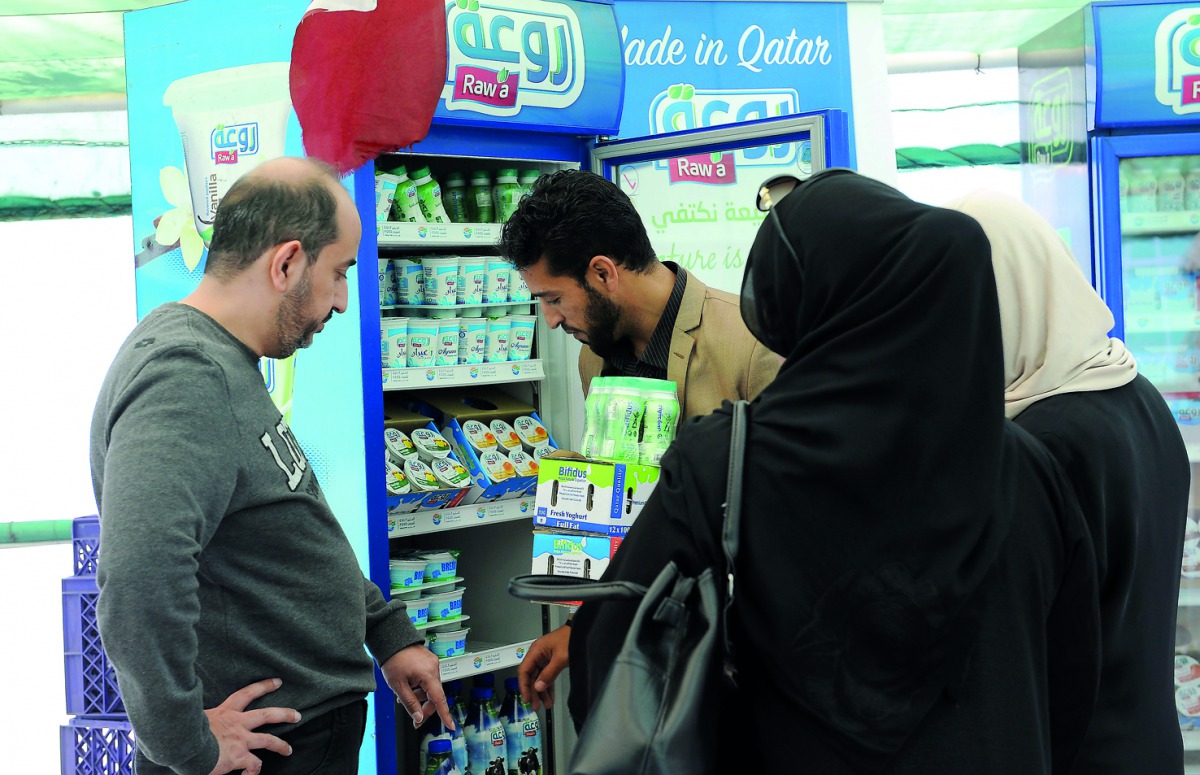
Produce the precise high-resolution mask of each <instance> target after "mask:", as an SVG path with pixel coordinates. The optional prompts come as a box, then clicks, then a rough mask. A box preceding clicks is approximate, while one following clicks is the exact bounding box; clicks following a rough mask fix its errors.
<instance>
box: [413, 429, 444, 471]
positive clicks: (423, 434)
mask: <svg viewBox="0 0 1200 775" xmlns="http://www.w3.org/2000/svg"><path fill="white" fill-rule="evenodd" d="M412 443H413V446H415V447H416V448H417V457H419V458H420V459H421V462H422V463H425V464H429V463H430V462H431V461H433V460H436V459H438V458H444V457H447V456H448V455H449V454H450V442H448V441H446V437H445V436H443V435H442V434H440V433H438V432H437V431H431V430H429V429H428V428H417V429H416V430H415V431H413V432H412Z"/></svg>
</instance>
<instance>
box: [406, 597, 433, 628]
mask: <svg viewBox="0 0 1200 775" xmlns="http://www.w3.org/2000/svg"><path fill="white" fill-rule="evenodd" d="M402 602H403V603H404V608H405V610H406V611H408V619H409V621H411V622H412V623H413V624H427V623H428V622H429V601H428V600H426V599H424V598H421V597H418V598H417V599H416V600H404V601H402Z"/></svg>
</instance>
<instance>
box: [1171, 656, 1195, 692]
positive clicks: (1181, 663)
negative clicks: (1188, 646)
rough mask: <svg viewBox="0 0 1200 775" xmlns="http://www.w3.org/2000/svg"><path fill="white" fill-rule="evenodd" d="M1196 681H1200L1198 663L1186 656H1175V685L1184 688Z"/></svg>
mask: <svg viewBox="0 0 1200 775" xmlns="http://www.w3.org/2000/svg"><path fill="white" fill-rule="evenodd" d="M1197 681H1200V662H1197V661H1196V660H1195V659H1194V658H1192V657H1189V656H1188V655H1187V654H1176V655H1175V685H1176V686H1186V685H1187V684H1191V683H1196V682H1197Z"/></svg>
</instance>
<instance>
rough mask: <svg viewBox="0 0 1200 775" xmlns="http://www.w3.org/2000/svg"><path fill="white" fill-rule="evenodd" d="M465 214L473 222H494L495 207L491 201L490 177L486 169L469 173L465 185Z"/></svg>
mask: <svg viewBox="0 0 1200 775" xmlns="http://www.w3.org/2000/svg"><path fill="white" fill-rule="evenodd" d="M467 214H468V215H470V217H471V220H472V221H474V222H475V223H495V222H496V207H495V204H493V202H492V178H491V176H490V175H488V173H487V170H475V171H474V172H472V173H471V185H470V186H468V187H467Z"/></svg>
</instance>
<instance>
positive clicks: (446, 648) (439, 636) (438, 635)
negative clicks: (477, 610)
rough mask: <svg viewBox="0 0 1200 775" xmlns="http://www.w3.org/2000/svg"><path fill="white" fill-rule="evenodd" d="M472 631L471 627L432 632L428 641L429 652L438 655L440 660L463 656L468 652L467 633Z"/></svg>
mask: <svg viewBox="0 0 1200 775" xmlns="http://www.w3.org/2000/svg"><path fill="white" fill-rule="evenodd" d="M470 631H471V628H470V627H464V628H462V629H461V630H440V631H438V632H431V633H429V636H428V638H427V639H426V640H427V641H428V642H429V650H430V651H432V652H433V653H434V654H437V656H438V658H439V659H447V658H449V657H457V656H462V655H463V654H465V653H466V651H467V633H468V632H470Z"/></svg>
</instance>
